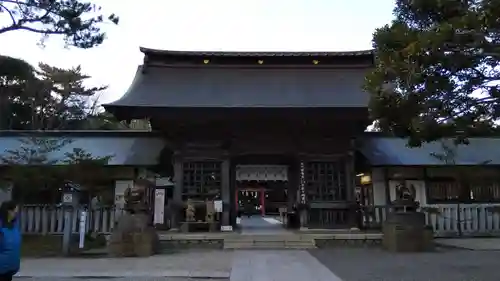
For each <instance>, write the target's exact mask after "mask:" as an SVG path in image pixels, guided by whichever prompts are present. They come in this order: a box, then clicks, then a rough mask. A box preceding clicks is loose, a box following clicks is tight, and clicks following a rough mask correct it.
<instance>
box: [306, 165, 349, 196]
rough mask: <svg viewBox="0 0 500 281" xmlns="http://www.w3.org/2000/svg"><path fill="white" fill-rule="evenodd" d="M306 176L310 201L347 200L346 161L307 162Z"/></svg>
mask: <svg viewBox="0 0 500 281" xmlns="http://www.w3.org/2000/svg"><path fill="white" fill-rule="evenodd" d="M304 176H305V190H306V194H307V199H308V200H309V201H344V200H347V190H346V189H347V184H346V183H347V178H346V163H345V162H343V161H337V162H306V163H305V171H304Z"/></svg>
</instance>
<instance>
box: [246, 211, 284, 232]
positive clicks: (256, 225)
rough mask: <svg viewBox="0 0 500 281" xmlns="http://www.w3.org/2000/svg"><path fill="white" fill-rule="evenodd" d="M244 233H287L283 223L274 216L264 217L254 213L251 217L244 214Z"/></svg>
mask: <svg viewBox="0 0 500 281" xmlns="http://www.w3.org/2000/svg"><path fill="white" fill-rule="evenodd" d="M240 227H241V233H242V234H287V233H289V231H287V230H286V229H285V228H283V225H282V223H281V222H280V221H279V220H277V219H275V218H272V217H262V216H260V215H253V216H251V217H250V218H249V217H245V216H242V217H241V222H240Z"/></svg>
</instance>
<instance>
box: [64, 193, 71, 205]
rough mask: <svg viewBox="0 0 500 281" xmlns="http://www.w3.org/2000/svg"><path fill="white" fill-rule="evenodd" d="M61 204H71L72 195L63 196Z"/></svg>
mask: <svg viewBox="0 0 500 281" xmlns="http://www.w3.org/2000/svg"><path fill="white" fill-rule="evenodd" d="M63 203H66V204H69V203H73V194H71V193H68V194H64V196H63Z"/></svg>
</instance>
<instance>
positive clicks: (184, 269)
mask: <svg viewBox="0 0 500 281" xmlns="http://www.w3.org/2000/svg"><path fill="white" fill-rule="evenodd" d="M232 255H233V253H232V252H231V251H217V250H212V251H207V250H205V251H201V250H199V251H194V250H192V251H181V252H177V253H172V254H166V255H157V256H153V257H148V258H122V259H116V258H99V259H91V258H87V259H85V258H84V259H82V258H50V259H25V260H23V261H22V264H21V272H19V274H18V276H20V277H82V278H83V277H94V278H96V277H116V276H118V277H165V276H168V277H203V278H209V277H211V278H228V277H229V275H230V273H231V263H232Z"/></svg>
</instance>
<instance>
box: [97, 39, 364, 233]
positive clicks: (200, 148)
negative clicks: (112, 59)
mask: <svg viewBox="0 0 500 281" xmlns="http://www.w3.org/2000/svg"><path fill="white" fill-rule="evenodd" d="M141 51H142V52H143V53H144V64H143V65H141V66H140V67H139V68H138V70H137V74H136V77H135V79H134V82H133V83H132V85H131V86H130V88H129V90H128V91H127V93H126V94H125V95H124V96H123V97H122V98H121V99H119V100H117V101H115V102H113V103H110V104H107V105H104V106H105V108H106V110H107V111H109V112H111V113H113V114H114V115H115V116H116V117H117V118H118V119H120V120H131V119H141V118H147V119H149V120H150V122H151V127H152V129H153V130H155V131H157V132H161V133H162V135H163V136H164V137H165V139H166V142H167V145H168V147H169V149H170V150H171V151H172V152H173V161H172V162H173V166H174V167H173V170H174V182H175V188H174V192H173V193H174V194H173V201H174V202H175V204H176V205H178V206H185V202H186V201H188V200H197V201H207V200H213V199H214V198H219V199H220V200H222V202H223V213H222V216H221V217H220V218H219V219H220V223H221V225H222V226H230V225H234V224H235V221H236V208H235V204H234V203H235V202H234V201H235V196H234V194H235V189H236V184H235V183H236V165H286V166H288V170H287V193H288V202H287V208H290V209H291V208H292V207H293V206H296V205H299V206H301V207H304V208H302V209H301V210H303V212H302V214H305V216H302V217H301V224H302V226H304V227H318V228H339V227H349V226H354V224H353V221H354V220H353V219H352V217H353V214H352V211H351V208H350V207H351V206H352V205H353V203H354V202H355V198H354V171H353V170H354V165H353V162H354V161H353V157H352V154H353V151H354V149H355V148H354V145H353V143H352V140H353V139H355V138H356V136H358V135H359V134H361V133H362V132H363V131H364V130H365V129H366V126H367V125H368V124H369V120H368V108H367V105H368V100H369V97H368V95H367V93H365V92H364V91H363V90H362V87H361V85H362V83H363V81H364V79H365V75H366V72H367V71H368V70H369V69H371V68H372V67H373V53H372V52H371V51H354V52H340V53H336V52H330V53H302V52H299V53H286V52H285V53H281V52H280V53H267V52H263V53H245V52H243V53H239V52H230V53H224V52H182V51H181V52H179V51H165V50H152V49H146V48H142V49H141ZM250 158H252V161H250V160H249V159H250ZM245 159H246V160H245ZM247 160H248V161H247ZM168 164H169V165H170V162H169V163H168ZM183 215H184V214H182V211H180V210H175V216H174V217H175V218H174V220H173V225H174V226H176V225H179V222H180V221H181V220H182V216H183ZM198 219H200V220H201V219H202V218H197V220H198Z"/></svg>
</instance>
